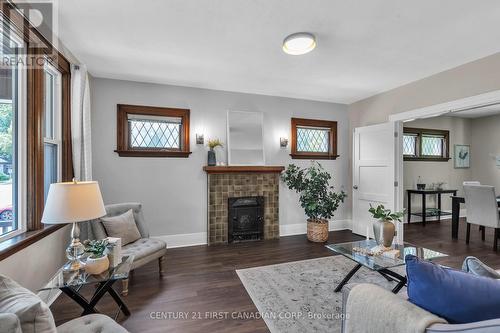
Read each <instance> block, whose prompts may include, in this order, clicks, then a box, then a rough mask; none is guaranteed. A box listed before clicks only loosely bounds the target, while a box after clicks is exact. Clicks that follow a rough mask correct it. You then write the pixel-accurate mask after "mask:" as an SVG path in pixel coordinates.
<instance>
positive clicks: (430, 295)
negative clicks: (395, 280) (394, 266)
mask: <svg viewBox="0 0 500 333" xmlns="http://www.w3.org/2000/svg"><path fill="white" fill-rule="evenodd" d="M405 261H406V276H407V278H408V298H409V301H410V302H412V303H413V304H416V305H418V306H419V307H421V308H423V309H425V310H427V311H429V312H432V313H434V314H435V315H437V316H439V317H441V318H444V319H446V320H447V321H448V322H449V323H451V324H465V323H472V322H476V321H482V320H488V319H495V318H500V281H498V280H495V279H491V278H487V277H482V276H476V275H472V274H468V273H465V272H462V271H458V270H454V269H450V268H445V267H442V266H439V265H436V264H433V263H431V262H428V261H424V260H420V259H419V258H417V257H415V256H413V255H407V256H406V257H405Z"/></svg>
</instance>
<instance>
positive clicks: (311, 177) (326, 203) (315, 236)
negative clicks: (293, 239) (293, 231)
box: [281, 162, 347, 242]
mask: <svg viewBox="0 0 500 333" xmlns="http://www.w3.org/2000/svg"><path fill="white" fill-rule="evenodd" d="M331 178H332V176H331V175H330V174H329V173H328V172H327V171H325V170H324V169H323V167H322V166H321V164H319V163H317V162H314V163H312V164H311V166H310V167H308V168H305V169H303V168H300V167H298V166H296V165H294V164H290V165H289V166H288V167H287V169H286V170H285V171H284V172H283V173H282V175H281V179H282V180H283V181H284V182H285V184H286V185H287V186H288V188H289V189H291V190H294V191H296V192H297V193H298V194H299V202H300V206H301V207H302V208H303V209H304V212H305V214H306V216H307V217H308V219H307V239H309V240H310V241H313V242H326V241H327V240H328V219H330V218H332V217H333V215H334V213H335V211H336V210H337V208H338V207H339V205H340V203H341V202H344V199H345V197H346V196H347V195H346V194H345V192H344V191H340V192H334V188H333V186H331V185H330V183H329V182H330V179H331Z"/></svg>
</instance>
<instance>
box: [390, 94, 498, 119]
mask: <svg viewBox="0 0 500 333" xmlns="http://www.w3.org/2000/svg"><path fill="white" fill-rule="evenodd" d="M497 103H500V90H495V91H491V92H488V93H485V94H480V95H475V96H470V97H466V98H461V99H457V100H454V101H450V102H445V103H440V104H435V105H431V106H426V107H423V108H419V109H414V110H410V111H406V112H399V113H396V114H392V115H390V116H389V121H405V120H406V121H408V120H412V119H422V118H431V117H437V116H441V115H444V114H447V113H453V112H459V111H464V110H467V109H471V108H478V107H481V106H487V105H491V104H497Z"/></svg>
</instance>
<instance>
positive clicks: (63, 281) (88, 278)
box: [40, 256, 134, 319]
mask: <svg viewBox="0 0 500 333" xmlns="http://www.w3.org/2000/svg"><path fill="white" fill-rule="evenodd" d="M133 261H134V256H124V257H123V258H122V262H121V263H120V264H118V265H117V266H116V267H109V269H108V270H106V271H104V272H103V273H101V274H98V275H92V274H88V273H86V272H85V270H83V269H81V270H79V271H65V270H63V269H62V268H60V269H59V270H58V271H57V273H56V277H55V278H54V279H52V281H51V282H50V283H49V284H48V285H46V286H45V287H43V288H42V289H40V291H42V290H53V289H60V290H61V291H62V292H63V293H65V294H66V295H68V296H69V297H70V298H71V299H72V300H74V301H75V302H76V303H78V305H80V306H81V307H82V308H83V312H82V316H85V315H87V314H91V313H98V311H97V310H96V308H95V306H96V305H97V303H98V302H99V300H101V298H102V297H103V296H104V295H105V294H106V293H109V295H110V296H111V297H112V298H113V299H114V301H115V302H116V304H118V311H117V312H116V315H115V319H116V318H117V317H118V314H119V313H120V311H122V312H123V314H124V315H125V316H130V310H129V309H128V307H127V305H126V304H125V303H124V302H123V300H122V299H121V297H120V296H119V295H118V293H117V292H116V291H115V290H114V289H113V287H112V286H113V284H114V283H115V282H116V281H118V280H124V279H127V278H128V275H129V273H130V268H131V267H132V263H133ZM91 284H95V285H96V289H95V291H94V294H93V295H92V298H91V299H90V300H88V299H87V298H85V297H83V296H82V295H81V294H80V289H81V288H82V287H83V286H85V285H91Z"/></svg>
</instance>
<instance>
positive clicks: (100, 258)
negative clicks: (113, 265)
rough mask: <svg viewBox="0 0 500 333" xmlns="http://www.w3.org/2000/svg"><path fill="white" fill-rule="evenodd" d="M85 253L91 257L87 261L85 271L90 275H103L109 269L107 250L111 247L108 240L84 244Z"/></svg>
mask: <svg viewBox="0 0 500 333" xmlns="http://www.w3.org/2000/svg"><path fill="white" fill-rule="evenodd" d="M83 245H84V246H85V253H88V254H89V256H88V257H87V260H86V261H85V271H86V272H87V273H89V274H101V273H102V272H104V271H105V270H107V269H108V268H109V259H108V255H107V253H106V249H107V248H108V247H109V246H111V244H109V243H108V241H107V240H106V239H100V240H86V241H85V242H83Z"/></svg>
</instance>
